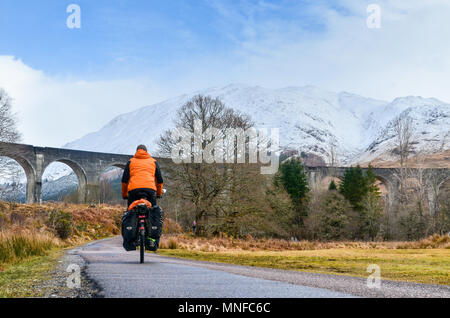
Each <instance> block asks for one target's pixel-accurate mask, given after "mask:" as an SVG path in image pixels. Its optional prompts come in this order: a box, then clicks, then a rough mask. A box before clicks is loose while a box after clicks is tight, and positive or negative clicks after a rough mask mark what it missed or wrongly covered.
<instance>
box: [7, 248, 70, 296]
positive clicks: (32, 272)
mask: <svg viewBox="0 0 450 318" xmlns="http://www.w3.org/2000/svg"><path fill="white" fill-rule="evenodd" d="M62 253H63V251H62V250H60V249H54V250H50V251H48V252H47V254H46V255H44V256H33V257H29V258H27V259H26V260H24V261H22V262H20V263H14V264H11V265H7V266H6V268H5V271H3V272H1V273H0V298H24V297H40V296H43V291H42V290H40V289H37V288H35V287H34V285H35V284H36V283H37V282H39V281H43V280H48V279H50V277H49V273H50V271H51V269H52V268H54V266H56V264H57V262H58V260H59V258H60V257H61V255H62Z"/></svg>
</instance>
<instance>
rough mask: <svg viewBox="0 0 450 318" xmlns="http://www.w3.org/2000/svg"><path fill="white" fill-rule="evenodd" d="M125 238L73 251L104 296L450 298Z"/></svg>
mask: <svg viewBox="0 0 450 318" xmlns="http://www.w3.org/2000/svg"><path fill="white" fill-rule="evenodd" d="M121 242H122V239H121V237H116V238H113V239H108V240H102V241H98V242H94V243H91V244H88V245H86V246H84V247H81V248H77V249H74V250H72V251H70V253H71V254H75V255H79V256H81V257H82V258H83V259H84V261H85V263H86V268H85V272H86V274H87V276H88V277H89V279H91V280H93V281H94V282H95V283H96V284H97V285H98V287H99V288H100V289H101V294H100V295H101V296H105V297H152V298H154V297H158V298H160V297H161V298H163V297H170V298H177V297H180V298H192V297H194V298H198V297H204V298H233V297H239V298H274V297H280V298H305V297H329V298H334V297H355V296H363V297H450V287H446V286H434V285H423V284H408V283H399V282H392V281H383V282H382V286H381V289H375V290H374V289H369V288H367V285H366V280H365V279H361V278H355V277H346V276H335V275H323V274H312V273H303V272H294V271H285V270H274V269H263V268H253V267H246V266H235V265H228V264H217V263H209V262H199V261H188V260H181V259H176V258H169V257H164V256H159V255H155V254H146V262H145V264H139V263H138V260H139V255H138V252H125V251H124V250H123V248H122V246H121Z"/></svg>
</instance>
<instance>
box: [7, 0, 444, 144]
mask: <svg viewBox="0 0 450 318" xmlns="http://www.w3.org/2000/svg"><path fill="white" fill-rule="evenodd" d="M72 3H74V4H77V5H79V6H80V8H81V24H82V25H81V29H69V28H67V26H66V19H67V17H68V16H69V14H68V13H67V12H66V8H67V6H68V5H70V4H72ZM371 3H376V4H378V5H379V6H380V8H381V28H379V29H369V28H368V27H367V24H366V20H367V18H368V13H367V6H368V5H369V4H371ZM0 14H1V15H0V16H1V18H0V39H1V40H0V87H3V88H5V89H6V90H7V91H8V93H9V94H10V95H11V97H12V98H13V99H14V109H15V111H16V112H17V113H18V116H19V118H20V129H21V130H22V132H23V135H24V140H23V141H24V142H28V143H33V144H37V145H47V146H61V145H63V144H65V143H67V142H69V141H72V140H74V139H76V138H79V137H81V136H83V135H85V134H87V133H89V132H92V131H95V130H98V129H100V128H101V127H102V126H103V125H104V124H106V123H107V122H108V121H109V120H111V119H113V118H114V117H115V116H117V115H119V114H122V113H125V112H129V111H132V110H135V109H137V108H139V107H142V106H146V105H149V104H152V103H156V102H160V101H162V100H164V99H167V98H170V97H174V96H177V95H180V94H183V93H187V92H191V91H195V90H199V89H204V88H207V87H212V86H221V85H228V84H230V83H243V84H249V85H260V86H264V87H268V88H280V87H285V86H303V85H316V86H319V87H321V88H323V89H328V90H332V91H344V90H345V91H349V92H353V93H357V94H361V95H364V96H367V97H373V98H378V99H384V100H392V99H394V98H395V97H399V96H406V95H420V96H424V97H436V98H439V99H442V100H444V101H449V102H450V91H449V90H448V78H449V77H450V60H449V59H448V56H450V45H449V44H448V41H447V39H448V38H450V20H449V19H448V17H449V16H450V1H448V0H427V1H424V0H408V1H402V0H377V1H375V0H361V1H359V0H358V1H356V0H279V1H275V0H209V1H207V0H170V1H163V0H158V1H156V0H126V1H125V0H70V1H66V0H39V1H30V0H1V1H0Z"/></svg>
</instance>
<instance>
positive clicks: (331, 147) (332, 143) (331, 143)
mask: <svg viewBox="0 0 450 318" xmlns="http://www.w3.org/2000/svg"><path fill="white" fill-rule="evenodd" d="M336 147H337V140H336V138H335V137H334V136H333V137H331V138H330V139H329V140H328V157H329V163H328V164H329V166H330V167H336V165H337V164H338V159H337V151H336Z"/></svg>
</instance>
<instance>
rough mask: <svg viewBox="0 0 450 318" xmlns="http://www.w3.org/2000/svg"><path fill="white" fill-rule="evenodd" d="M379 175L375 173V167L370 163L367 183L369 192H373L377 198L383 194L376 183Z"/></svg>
mask: <svg viewBox="0 0 450 318" xmlns="http://www.w3.org/2000/svg"><path fill="white" fill-rule="evenodd" d="M376 182H377V177H376V176H375V173H374V172H373V168H372V166H371V165H369V168H368V169H367V174H366V183H367V192H368V193H373V194H374V195H375V196H376V197H377V198H379V197H380V196H381V193H380V190H379V189H378V186H377V185H376Z"/></svg>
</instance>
